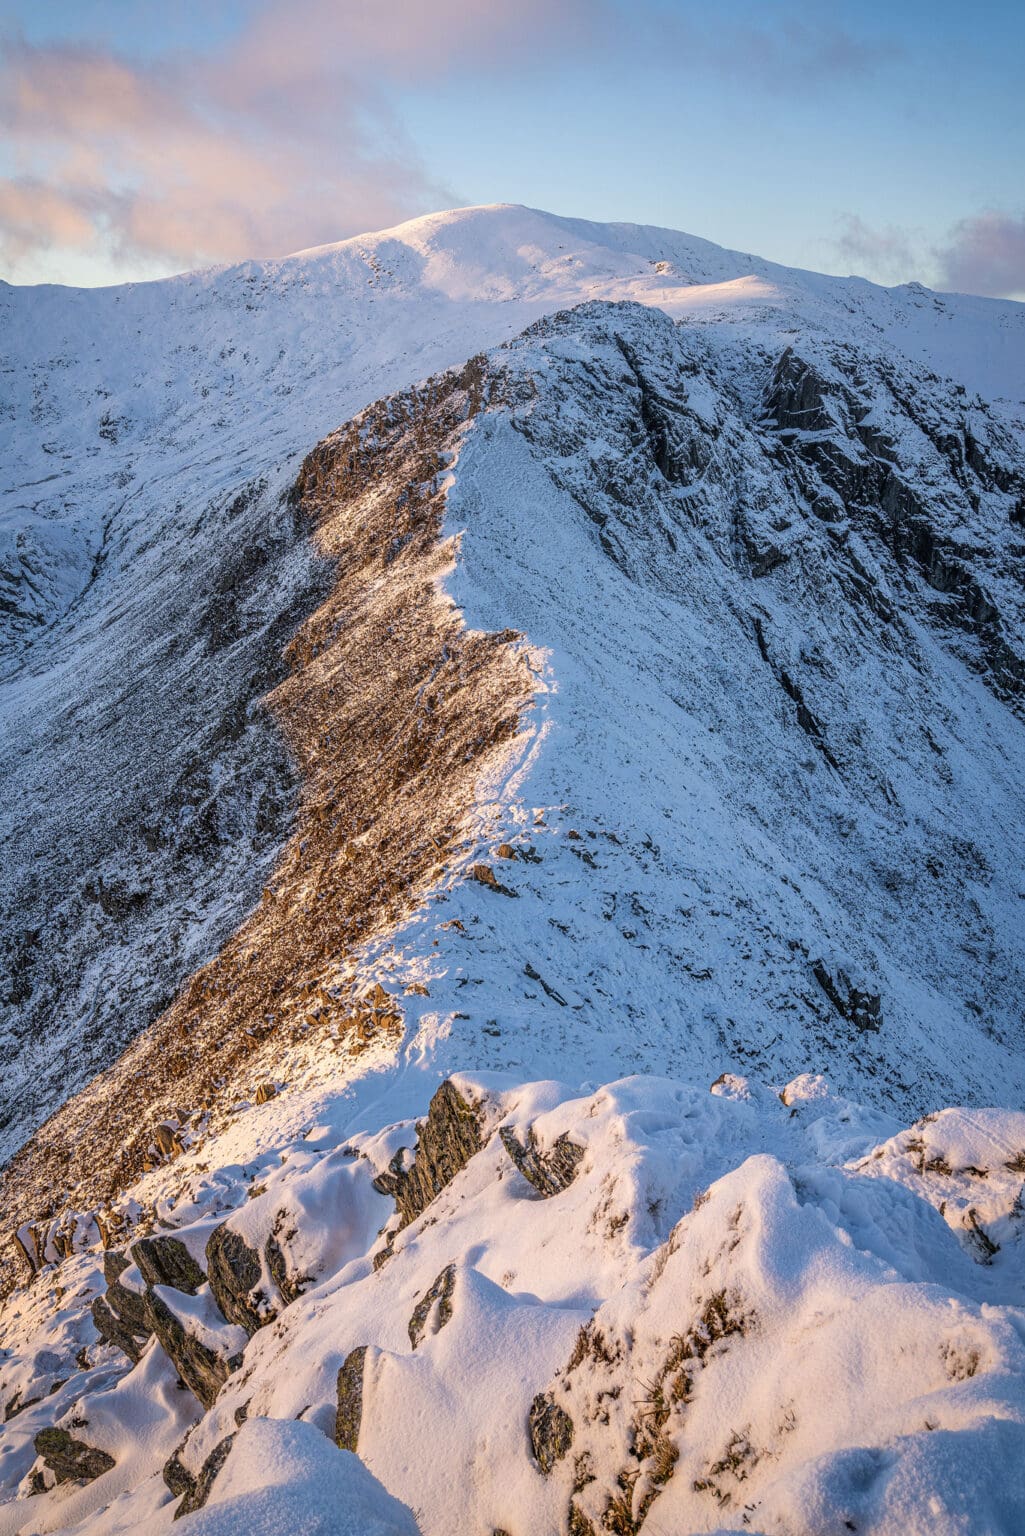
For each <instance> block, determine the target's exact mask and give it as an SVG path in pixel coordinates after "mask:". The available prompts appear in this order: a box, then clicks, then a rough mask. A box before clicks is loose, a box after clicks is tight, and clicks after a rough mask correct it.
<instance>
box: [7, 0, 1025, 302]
mask: <svg viewBox="0 0 1025 1536" xmlns="http://www.w3.org/2000/svg"><path fill="white" fill-rule="evenodd" d="M0 18H2V20H0V122H2V123H3V130H4V136H3V150H2V152H0V178H2V179H0V271H2V273H3V275H4V276H6V277H8V278H10V279H12V280H14V281H19V282H28V281H38V280H58V281H72V282H95V281H113V280H119V279H121V278H124V277H128V276H149V275H155V274H157V273H161V272H168V271H174V270H178V269H180V268H181V267H183V266H191V265H195V264H198V263H201V262H204V261H213V260H233V259H237V258H240V257H242V256H245V255H250V254H251V255H264V254H284V253H285V252H286V251H288V250H293V249H298V248H301V247H303V246H305V245H309V244H312V243H316V242H319V241H323V240H328V239H339V238H342V237H344V236H345V235H348V234H353V233H358V232H359V231H361V230H364V229H369V228H375V227H380V226H381V225H383V224H387V223H392V222H395V221H397V220H398V219H401V218H403V217H408V216H412V215H414V214H416V213H420V212H426V211H428V210H429V209H431V208H436V207H441V206H448V205H451V204H456V203H474V202H497V201H509V202H525V203H529V204H533V205H534V206H537V207H542V208H549V209H552V210H554V211H556V212H559V213H569V214H576V215H579V216H582V217H585V218H595V219H629V220H637V221H639V222H644V223H653V224H665V225H670V226H672V227H675V228H680V229H686V230H688V231H690V232H691V233H694V234H699V235H703V236H705V237H706V238H708V239H711V240H715V241H718V242H719V243H720V244H723V245H728V246H733V247H737V248H739V249H742V250H751V251H756V252H758V253H759V254H760V255H764V256H768V257H771V258H773V259H775V260H778V261H783V262H786V263H789V264H791V265H798V266H809V267H816V268H819V269H821V270H826V271H835V272H851V271H857V272H861V273H864V274H865V275H867V276H870V277H874V278H876V279H877V280H879V281H883V282H899V281H903V280H907V279H910V278H917V279H919V280H922V281H925V282H929V283H931V284H933V285H934V286H939V287H961V288H966V289H969V290H971V291H978V292H988V293H1000V294H1012V295H1017V296H1023V297H1025V177H1023V174H1022V173H1023V168H1025V110H1023V108H1022V106H1021V96H1022V85H1021V74H1022V62H1021V61H1022V59H1023V58H1025V6H1022V5H1021V4H1014V5H1012V4H1010V3H1000V0H991V3H981V4H976V5H975V6H973V7H970V8H969V7H966V6H964V5H955V4H952V3H950V0H934V3H932V4H925V3H924V0H896V3H892V4H889V5H884V4H881V3H869V4H861V5H857V6H856V5H847V4H843V3H837V4H825V3H814V0H787V3H779V4H772V3H766V4H762V5H754V4H750V3H747V0H723V3H720V4H718V5H715V6H711V5H706V6H700V5H696V4H691V3H688V0H638V3H636V4H633V5H630V6H627V5H626V4H623V3H621V0H503V3H501V4H496V3H493V0H392V3H391V4H389V5H387V6H385V5H382V4H380V3H379V0H290V3H289V4H283V3H281V0H228V3H209V0H208V3H206V4H199V3H197V0H179V3H178V4H176V5H175V4H171V5H164V6H160V7H158V6H155V5H153V4H152V3H148V4H140V3H135V0H77V3H75V4H71V3H69V0H46V3H44V4H40V3H39V0H36V3H35V4H34V5H30V4H28V3H27V0H5V3H3V4H0Z"/></svg>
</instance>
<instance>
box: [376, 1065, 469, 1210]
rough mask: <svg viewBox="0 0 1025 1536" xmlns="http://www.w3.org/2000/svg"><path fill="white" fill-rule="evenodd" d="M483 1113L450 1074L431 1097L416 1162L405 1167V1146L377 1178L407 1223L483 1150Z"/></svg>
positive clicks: (380, 1187)
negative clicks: (458, 1086) (457, 1085)
mask: <svg viewBox="0 0 1025 1536" xmlns="http://www.w3.org/2000/svg"><path fill="white" fill-rule="evenodd" d="M481 1118H482V1117H481V1110H480V1106H479V1105H474V1104H473V1103H471V1102H469V1101H468V1100H467V1099H464V1098H463V1096H462V1094H461V1093H460V1092H459V1090H458V1089H457V1088H456V1087H455V1086H454V1084H453V1083H452V1081H451V1079H450V1078H446V1079H445V1081H444V1082H443V1083H442V1084H441V1086H440V1087H439V1088H438V1090H437V1092H436V1093H435V1095H434V1097H433V1099H432V1100H431V1102H430V1106H429V1108H428V1110H427V1118H426V1119H425V1120H421V1121H420V1124H419V1126H418V1127H417V1143H416V1155H415V1157H414V1159H413V1163H412V1165H411V1166H410V1167H409V1168H405V1167H403V1161H404V1158H405V1152H404V1151H400V1152H398V1153H397V1154H396V1156H395V1157H394V1158H393V1159H392V1162H391V1166H390V1167H389V1168H388V1171H387V1172H386V1173H381V1174H378V1176H377V1178H376V1179H375V1180H374V1188H375V1189H378V1190H380V1192H381V1193H382V1194H384V1195H392V1196H393V1197H394V1200H395V1205H396V1208H397V1210H398V1212H399V1214H400V1215H401V1217H402V1225H403V1226H404V1227H405V1226H408V1225H409V1223H410V1222H411V1221H415V1220H416V1218H417V1217H418V1216H419V1215H420V1214H421V1212H422V1211H425V1210H426V1209H427V1207H428V1206H429V1205H430V1203H431V1201H432V1200H433V1199H434V1198H435V1196H436V1195H439V1194H440V1193H441V1191H442V1190H443V1189H444V1188H445V1186H446V1184H451V1182H452V1180H453V1179H454V1178H455V1176H456V1174H457V1173H459V1171H460V1170H461V1169H462V1168H465V1167H466V1164H467V1163H468V1162H469V1161H470V1158H471V1157H473V1156H474V1155H475V1153H477V1152H479V1151H480V1150H481V1147H482V1146H483V1145H484V1142H483V1138H482V1136H481Z"/></svg>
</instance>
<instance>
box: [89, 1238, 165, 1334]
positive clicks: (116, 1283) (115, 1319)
mask: <svg viewBox="0 0 1025 1536" xmlns="http://www.w3.org/2000/svg"><path fill="white" fill-rule="evenodd" d="M131 1268H132V1263H131V1260H130V1259H129V1258H128V1257H127V1255H126V1254H124V1253H121V1252H120V1251H119V1250H118V1249H115V1248H108V1249H107V1251H106V1253H105V1254H104V1255H103V1273H104V1278H105V1280H106V1282H107V1291H106V1295H105V1296H97V1297H96V1299H95V1301H94V1302H93V1304H92V1315H93V1322H94V1323H95V1324H96V1330H97V1332H98V1333H99V1334H100V1337H101V1338H104V1339H106V1340H107V1342H108V1343H110V1344H114V1345H116V1346H117V1348H118V1349H120V1350H123V1351H124V1353H125V1354H126V1355H127V1356H128V1358H129V1360H133V1361H134V1360H138V1359H139V1356H140V1355H141V1354H142V1351H143V1348H144V1347H145V1344H146V1340H147V1339H148V1338H149V1337H150V1334H151V1332H152V1327H151V1323H150V1319H149V1315H148V1313H147V1310H146V1296H145V1293H144V1292H143V1291H142V1289H140V1290H134V1289H133V1288H132V1287H131V1286H129V1285H125V1284H123V1283H122V1277H123V1276H124V1275H125V1273H126V1271H128V1270H130V1269H131ZM136 1273H137V1274H138V1273H139V1272H138V1271H137V1272H136ZM139 1278H140V1280H141V1275H139Z"/></svg>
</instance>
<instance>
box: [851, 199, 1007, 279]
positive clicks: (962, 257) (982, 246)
mask: <svg viewBox="0 0 1025 1536" xmlns="http://www.w3.org/2000/svg"><path fill="white" fill-rule="evenodd" d="M841 223H842V229H841V233H840V234H839V236H837V238H836V239H834V240H833V241H832V242H831V250H832V253H833V254H834V256H835V258H836V259H837V260H838V261H839V262H842V263H844V264H846V265H847V266H848V270H849V271H852V272H857V273H859V274H860V275H862V276H864V277H870V278H872V279H874V281H876V282H879V283H906V282H910V281H911V280H912V279H918V280H920V281H922V282H925V283H928V284H929V285H930V286H931V287H933V288H939V289H944V290H946V291H948V292H956V293H981V294H985V295H988V296H989V297H991V298H1001V299H1021V298H1025V215H1023V216H1022V217H1018V218H1016V217H1014V216H1013V215H1011V214H1006V213H997V212H992V211H991V212H988V213H980V214H976V215H975V216H974V217H973V218H966V219H961V220H959V222H958V223H957V224H955V225H954V226H953V228H952V229H951V230H950V231H949V233H948V235H947V237H946V239H945V240H943V241H941V242H939V243H938V244H935V243H934V244H930V243H929V242H928V240H927V239H926V237H925V235H924V234H923V233H922V231H921V230H911V229H906V228H903V227H902V226H900V225H894V224H889V225H886V226H885V227H883V228H877V227H874V226H872V225H870V224H867V223H866V222H865V221H864V220H863V219H860V218H858V217H857V216H856V215H854V214H845V215H844V216H843V218H842V221H841Z"/></svg>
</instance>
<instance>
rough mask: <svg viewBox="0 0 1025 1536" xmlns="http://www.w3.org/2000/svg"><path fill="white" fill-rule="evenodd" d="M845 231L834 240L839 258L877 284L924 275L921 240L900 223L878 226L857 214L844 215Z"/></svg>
mask: <svg viewBox="0 0 1025 1536" xmlns="http://www.w3.org/2000/svg"><path fill="white" fill-rule="evenodd" d="M841 226H842V227H841V232H840V234H839V235H838V236H837V238H836V239H835V240H834V241H833V242H832V248H833V251H834V252H835V254H836V258H837V259H838V261H839V262H841V263H846V264H847V267H848V270H849V271H850V272H852V273H857V275H858V276H861V277H871V278H872V279H873V281H875V282H877V283H906V282H908V281H910V280H911V279H912V278H918V277H921V276H922V274H923V265H922V259H921V255H920V242H919V239H917V238H916V237H914V236H913V235H912V234H911V233H910V232H909V231H908V230H906V229H902V228H900V227H899V226H898V225H894V224H888V225H886V226H885V228H882V229H876V228H873V226H872V225H870V224H866V222H865V220H864V219H861V218H859V217H858V216H857V214H852V213H848V214H844V215H843V217H842V219H841Z"/></svg>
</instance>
